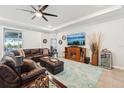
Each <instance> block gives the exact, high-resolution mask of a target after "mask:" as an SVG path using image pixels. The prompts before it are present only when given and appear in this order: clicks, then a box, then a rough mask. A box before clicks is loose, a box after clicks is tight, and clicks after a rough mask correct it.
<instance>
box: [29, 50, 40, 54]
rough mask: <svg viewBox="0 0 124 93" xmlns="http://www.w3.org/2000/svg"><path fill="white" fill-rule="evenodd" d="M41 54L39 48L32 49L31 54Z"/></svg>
mask: <svg viewBox="0 0 124 93" xmlns="http://www.w3.org/2000/svg"><path fill="white" fill-rule="evenodd" d="M35 54H40V50H39V49H31V55H35Z"/></svg>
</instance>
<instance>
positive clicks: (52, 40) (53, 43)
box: [51, 38, 57, 49]
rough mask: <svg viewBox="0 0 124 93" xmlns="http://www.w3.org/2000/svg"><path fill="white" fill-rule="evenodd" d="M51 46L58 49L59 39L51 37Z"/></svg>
mask: <svg viewBox="0 0 124 93" xmlns="http://www.w3.org/2000/svg"><path fill="white" fill-rule="evenodd" d="M51 47H52V48H53V49H57V39H56V38H52V39H51Z"/></svg>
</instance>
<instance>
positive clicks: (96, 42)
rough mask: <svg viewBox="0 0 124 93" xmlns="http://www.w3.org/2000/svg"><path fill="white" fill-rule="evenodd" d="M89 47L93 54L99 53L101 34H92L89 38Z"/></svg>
mask: <svg viewBox="0 0 124 93" xmlns="http://www.w3.org/2000/svg"><path fill="white" fill-rule="evenodd" d="M88 38H89V46H90V49H91V51H92V53H93V54H96V53H98V52H99V50H100V48H101V45H102V40H103V39H102V33H101V32H98V33H93V34H92V35H90V36H89V37H88Z"/></svg>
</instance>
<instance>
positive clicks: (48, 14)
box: [43, 12, 58, 17]
mask: <svg viewBox="0 0 124 93" xmlns="http://www.w3.org/2000/svg"><path fill="white" fill-rule="evenodd" d="M43 14H44V15H47V16H53V17H58V16H57V15H54V14H50V13H45V12H43Z"/></svg>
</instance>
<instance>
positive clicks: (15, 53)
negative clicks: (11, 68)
mask: <svg viewBox="0 0 124 93" xmlns="http://www.w3.org/2000/svg"><path fill="white" fill-rule="evenodd" d="M11 52H13V53H14V55H15V56H20V53H19V51H18V50H13V51H11Z"/></svg>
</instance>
